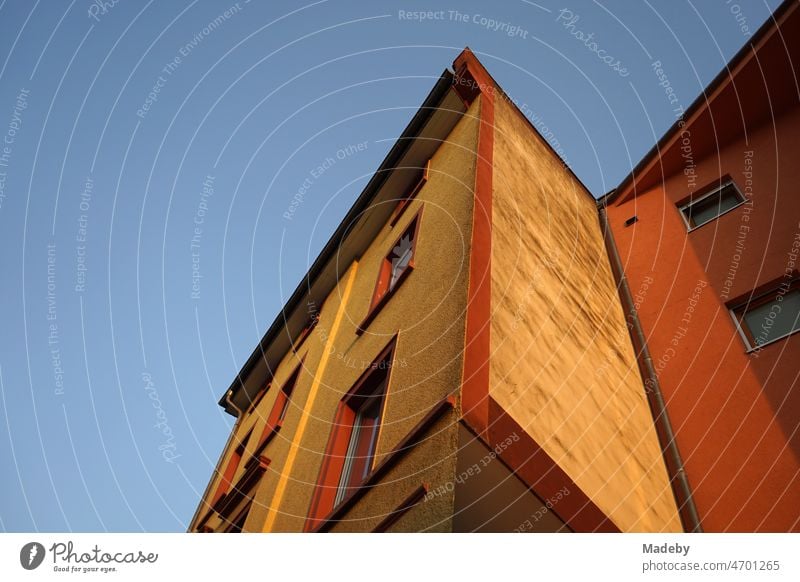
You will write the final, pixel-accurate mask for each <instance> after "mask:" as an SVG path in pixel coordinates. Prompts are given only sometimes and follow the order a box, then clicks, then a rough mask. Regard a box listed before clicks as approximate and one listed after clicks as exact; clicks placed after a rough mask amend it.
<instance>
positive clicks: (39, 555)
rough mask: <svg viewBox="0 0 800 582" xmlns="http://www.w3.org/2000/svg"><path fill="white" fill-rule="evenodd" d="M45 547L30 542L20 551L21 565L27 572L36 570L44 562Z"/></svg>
mask: <svg viewBox="0 0 800 582" xmlns="http://www.w3.org/2000/svg"><path fill="white" fill-rule="evenodd" d="M44 555H45V551H44V546H43V545H42V544H40V543H39V542H28V543H27V544H25V545H24V546H22V549H21V550H20V551H19V563H20V564H21V565H22V567H23V568H25V569H26V570H35V569H36V568H38V567H39V566H40V565H41V564H42V562H43V561H44Z"/></svg>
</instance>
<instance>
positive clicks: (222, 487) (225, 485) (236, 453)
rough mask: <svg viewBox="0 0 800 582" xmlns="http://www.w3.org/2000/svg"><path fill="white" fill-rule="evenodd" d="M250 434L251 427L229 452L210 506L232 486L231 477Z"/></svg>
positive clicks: (245, 447) (240, 460)
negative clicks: (231, 451) (228, 457)
mask: <svg viewBox="0 0 800 582" xmlns="http://www.w3.org/2000/svg"><path fill="white" fill-rule="evenodd" d="M251 434H253V431H252V429H251V430H250V432H248V433H247V436H245V437H244V439H242V440H241V441H239V444H238V446H237V447H236V448H235V449H234V450H233V453H231V457H230V459H228V464H227V465H226V466H225V471H224V472H223V473H222V479H221V480H220V482H219V485H218V486H217V491H216V493H214V498H213V501H212V502H211V506H212V507H213V506H214V505H216V504H217V502H218V501H219V500H220V499H221V498H222V496H223V495H225V494H226V493H227V492H228V491H230V488H231V487H232V486H233V478H234V477H235V476H236V470H237V469H238V468H239V464H240V463H241V462H242V457H243V456H244V452H245V449H247V442H248V441H249V440H250V435H251Z"/></svg>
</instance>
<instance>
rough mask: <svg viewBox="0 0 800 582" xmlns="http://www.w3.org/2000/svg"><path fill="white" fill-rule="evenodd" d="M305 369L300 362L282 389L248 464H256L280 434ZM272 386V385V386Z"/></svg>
mask: <svg viewBox="0 0 800 582" xmlns="http://www.w3.org/2000/svg"><path fill="white" fill-rule="evenodd" d="M302 367H303V362H300V363H299V364H298V365H297V368H295V370H294V372H292V375H291V376H289V379H288V380H286V382H285V383H284V384H283V386H282V387H281V389H280V391H279V392H278V396H277V397H276V398H275V403H274V404H273V405H272V410H271V411H270V413H269V416H267V423H266V425H264V430H263V431H262V433H261V438H260V439H259V441H258V446H257V447H256V450H255V452H254V453H253V457H252V458H251V459H250V461H248V463H251V462H255V461H256V460H257V458H258V457H259V455H261V453H262V452H263V451H264V449H265V448H266V446H267V445H268V444H269V442H270V441H271V440H272V439H273V438H274V437H275V435H276V434H278V431H280V429H281V426H283V420H284V419H285V418H286V414H287V413H288V412H289V405H290V404H291V402H292V392H293V391H294V387H295V385H296V384H297V378H298V377H299V376H300V369H301V368H302ZM270 386H271V385H270Z"/></svg>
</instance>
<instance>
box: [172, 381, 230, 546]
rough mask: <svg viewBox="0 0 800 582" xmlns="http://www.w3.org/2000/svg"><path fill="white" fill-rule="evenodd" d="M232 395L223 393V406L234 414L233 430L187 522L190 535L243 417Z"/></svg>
mask: <svg viewBox="0 0 800 582" xmlns="http://www.w3.org/2000/svg"><path fill="white" fill-rule="evenodd" d="M232 395H233V390H228V391H227V392H226V393H225V404H227V405H228V406H230V407H231V408H232V409H233V410H234V412H236V422H234V423H233V428H232V429H231V434H230V435H228V440H227V441H226V442H225V447H223V449H222V452H221V453H220V454H219V459H217V464H216V467H215V469H214V472H213V473H212V474H211V479H209V480H208V485H206V489H205V491H203V496H202V497H201V498H200V503H198V504H197V509H195V510H194V515H193V516H192V520H191V521H190V522H189V529H187V530H186V531H187V532H188V533H191V532H192V530H193V529H194V524H195V523H197V519H198V518H199V517H200V514H201V512H202V511H201V510H203V509H204V505H205V500H206V499H208V495H209V493H211V486H212V485H213V484H214V478H215V477H216V476H217V475H218V474H219V470H220V464H221V463H222V460H223V459H224V458H225V453H227V452H228V448H229V447H230V446H231V441H232V440H233V437H234V436H236V433H237V432H238V429H239V424H240V423H241V421H242V418H243V417H244V411H242V409H241V408H238V407H237V406H236V405H235V404H234V403H233V402H232V401H231V396H232Z"/></svg>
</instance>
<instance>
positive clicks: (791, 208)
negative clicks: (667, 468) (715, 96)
mask: <svg viewBox="0 0 800 582" xmlns="http://www.w3.org/2000/svg"><path fill="white" fill-rule="evenodd" d="M765 107H766V105H765ZM798 128H800V109H797V108H794V109H793V110H791V111H790V112H787V113H785V114H783V115H782V116H780V117H778V118H776V119H775V120H774V121H770V122H768V123H765V124H763V125H761V126H760V127H753V126H752V124H751V125H749V126H748V135H747V141H745V139H744V138H740V139H738V140H736V141H733V142H731V143H728V144H724V146H721V147H720V149H719V151H717V152H714V154H713V155H709V156H706V157H705V158H703V159H694V160H692V161H693V162H694V163H695V164H696V167H695V168H694V170H695V175H694V176H693V183H691V182H690V181H689V179H688V178H687V176H686V175H684V173H683V171H682V170H683V168H678V169H676V170H675V173H674V174H673V175H671V176H667V177H665V179H664V183H663V184H659V185H658V186H657V187H654V188H651V189H649V190H647V191H643V192H642V191H640V193H639V195H638V196H637V197H636V198H634V199H632V200H630V201H627V202H624V203H622V204H620V205H613V206H611V207H610V208H609V219H610V220H611V225H612V229H613V230H614V235H615V237H616V239H617V244H618V246H619V250H620V255H621V257H622V261H623V263H624V264H625V270H626V272H627V275H628V277H629V280H630V284H631V288H632V289H633V290H634V291H635V290H636V289H639V288H642V284H643V282H644V281H648V282H649V283H648V285H647V290H646V293H644V294H643V295H642V297H641V300H640V305H639V316H640V320H641V322H642V326H643V328H644V331H645V334H646V335H647V336H648V343H649V346H650V351H651V354H652V357H653V360H654V363H655V367H656V370H657V372H658V377H659V382H660V383H661V387H662V391H663V392H664V396H665V399H666V401H667V405H668V410H669V414H670V417H671V419H672V423H673V425H674V426H675V432H676V435H677V439H676V440H677V443H678V446H679V448H680V451H681V455H682V456H683V459H684V463H685V465H686V470H687V474H688V477H689V483H690V485H691V487H692V489H693V493H694V498H695V501H696V503H697V506H698V512H699V514H700V518H701V520H702V523H703V527H704V529H705V530H706V531H745V532H749V531H779V532H782V531H792V530H793V531H797V528H798V527H800V482H799V481H798V479H797V474H798V470H799V469H800V464H799V463H798V457H799V456H800V431H798V422H799V421H798V418H800V392H798V390H797V389H796V388H797V382H798V376H797V371H798V364H797V362H798V358H799V357H800V334H797V333H796V334H794V335H792V336H789V337H787V338H785V339H782V340H779V341H776V342H774V343H772V344H769V345H767V346H765V347H764V348H763V349H762V350H761V351H760V352H759V353H758V354H748V353H746V346H745V344H744V342H743V340H742V338H741V337H740V335H739V333H738V331H737V329H736V327H735V325H734V323H733V320H732V318H731V316H730V313H729V311H728V306H727V303H728V302H729V301H731V300H733V299H735V298H737V297H739V296H741V295H743V294H748V293H749V292H751V291H752V290H753V289H755V288H757V287H758V286H759V285H762V284H765V283H768V282H770V281H772V280H775V279H778V278H780V277H781V276H782V275H783V274H784V273H785V270H786V269H787V268H791V267H790V264H789V262H790V260H791V257H790V252H791V250H792V245H793V243H794V242H795V237H797V236H800V224H799V223H798V222H799V221H800V197H798V195H797V186H796V184H797V181H798V179H800V165H798V164H797V162H796V160H797V158H798V155H800V143H799V142H798V140H797V133H798ZM726 174H728V175H730V177H731V178H732V179H733V180H734V182H735V183H736V184H737V186H738V188H739V189H740V190H741V191H742V192H743V193H744V194H745V195H746V196H747V197H748V198H749V199H750V201H751V203H750V204H745V205H742V206H739V207H737V208H735V209H733V210H731V211H730V212H728V213H726V214H724V215H722V216H720V217H719V218H717V219H716V220H713V221H711V222H709V223H707V224H705V225H703V226H701V227H700V228H697V229H695V230H693V231H692V232H688V233H687V228H686V225H685V223H684V221H683V220H682V218H681V216H680V213H679V211H678V209H677V206H676V204H677V203H678V202H679V201H681V200H682V199H684V198H685V197H686V196H688V195H689V194H690V193H691V192H692V189H693V188H694V189H697V188H703V187H704V186H705V185H706V184H709V183H712V182H715V181H718V180H719V178H720V177H721V176H724V175H726ZM634 214H635V215H636V216H637V217H638V218H639V221H638V222H637V223H636V224H635V225H634V226H633V227H630V228H625V227H624V221H625V219H627V218H628V217H630V216H632V215H634ZM795 268H796V267H795ZM696 290H697V291H696ZM693 295H695V296H696V297H695V298H694V301H693V303H690V302H692V300H693V297H692V296H693ZM690 308H691V311H690Z"/></svg>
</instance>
